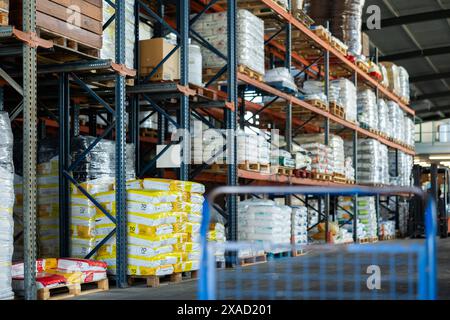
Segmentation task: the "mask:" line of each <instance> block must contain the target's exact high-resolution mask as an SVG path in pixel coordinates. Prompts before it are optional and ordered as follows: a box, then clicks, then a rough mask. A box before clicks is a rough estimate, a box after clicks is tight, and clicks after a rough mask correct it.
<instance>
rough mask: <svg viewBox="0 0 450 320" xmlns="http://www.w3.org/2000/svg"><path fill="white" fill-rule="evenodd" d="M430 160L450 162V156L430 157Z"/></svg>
mask: <svg viewBox="0 0 450 320" xmlns="http://www.w3.org/2000/svg"><path fill="white" fill-rule="evenodd" d="M430 160H450V155H449V154H440V155H436V156H430Z"/></svg>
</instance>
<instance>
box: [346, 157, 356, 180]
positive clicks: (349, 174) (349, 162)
mask: <svg viewBox="0 0 450 320" xmlns="http://www.w3.org/2000/svg"><path fill="white" fill-rule="evenodd" d="M344 175H345V178H346V179H347V180H351V181H355V168H354V167H353V158H352V157H346V158H345V168H344Z"/></svg>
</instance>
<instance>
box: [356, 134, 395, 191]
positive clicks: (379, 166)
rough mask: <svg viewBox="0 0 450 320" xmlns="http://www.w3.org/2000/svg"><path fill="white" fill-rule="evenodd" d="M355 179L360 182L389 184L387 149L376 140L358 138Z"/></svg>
mask: <svg viewBox="0 0 450 320" xmlns="http://www.w3.org/2000/svg"><path fill="white" fill-rule="evenodd" d="M357 159H358V163H357V169H358V170H357V172H358V173H357V181H358V183H362V184H389V174H388V149H387V147H386V146H385V145H383V144H381V143H380V142H379V141H378V140H374V139H359V140H358V156H357Z"/></svg>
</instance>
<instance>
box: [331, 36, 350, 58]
mask: <svg viewBox="0 0 450 320" xmlns="http://www.w3.org/2000/svg"><path fill="white" fill-rule="evenodd" d="M330 42H331V46H332V47H333V48H334V49H336V50H337V51H338V52H340V53H342V54H343V55H344V56H347V53H348V49H347V48H346V47H344V45H343V44H342V43H341V42H340V41H339V40H338V39H336V38H335V37H333V36H332V37H331V41H330Z"/></svg>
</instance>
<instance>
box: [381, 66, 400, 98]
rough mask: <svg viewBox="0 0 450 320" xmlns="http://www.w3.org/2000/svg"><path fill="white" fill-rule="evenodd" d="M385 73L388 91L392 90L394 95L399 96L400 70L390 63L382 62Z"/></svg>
mask: <svg viewBox="0 0 450 320" xmlns="http://www.w3.org/2000/svg"><path fill="white" fill-rule="evenodd" d="M381 64H382V65H383V66H384V67H385V68H386V72H387V78H388V80H389V81H388V83H389V89H390V90H392V91H393V92H394V93H395V94H396V95H398V96H400V95H401V93H402V89H401V81H400V70H399V67H397V65H395V64H393V63H392V62H382V63H381Z"/></svg>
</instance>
